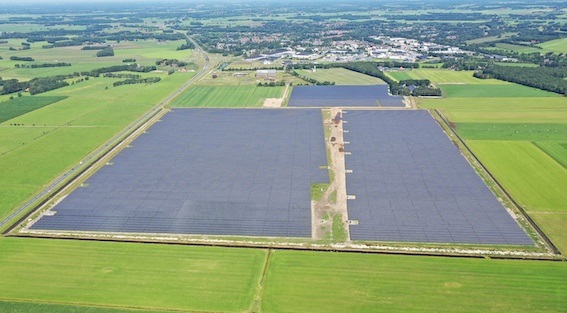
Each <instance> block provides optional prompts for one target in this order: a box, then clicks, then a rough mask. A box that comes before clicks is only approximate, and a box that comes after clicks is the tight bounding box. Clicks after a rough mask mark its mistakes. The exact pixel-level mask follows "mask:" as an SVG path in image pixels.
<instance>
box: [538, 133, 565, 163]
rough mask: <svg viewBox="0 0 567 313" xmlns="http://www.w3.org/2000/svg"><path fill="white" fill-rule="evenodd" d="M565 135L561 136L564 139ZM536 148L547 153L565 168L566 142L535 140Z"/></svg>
mask: <svg viewBox="0 0 567 313" xmlns="http://www.w3.org/2000/svg"><path fill="white" fill-rule="evenodd" d="M565 138H566V137H563V139H565ZM535 144H536V146H537V147H538V148H540V149H541V150H542V151H543V152H545V153H547V155H549V156H550V157H551V158H552V159H554V160H555V161H557V163H559V164H561V165H563V167H565V168H567V142H549V141H543V142H536V143H535Z"/></svg>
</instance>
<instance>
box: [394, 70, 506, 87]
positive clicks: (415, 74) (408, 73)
mask: <svg viewBox="0 0 567 313" xmlns="http://www.w3.org/2000/svg"><path fill="white" fill-rule="evenodd" d="M473 73H474V72H473V71H453V70H450V69H430V68H420V69H413V70H405V71H392V72H387V74H388V75H390V76H391V77H393V78H394V79H396V80H398V81H399V80H403V79H429V80H430V81H431V82H432V83H434V84H467V85H477V84H479V85H494V84H495V85H503V84H509V83H507V82H503V81H500V80H496V79H478V78H475V77H474V76H473Z"/></svg>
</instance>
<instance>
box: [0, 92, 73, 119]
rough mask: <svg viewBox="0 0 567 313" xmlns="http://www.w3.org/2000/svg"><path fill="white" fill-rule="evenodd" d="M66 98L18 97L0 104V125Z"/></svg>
mask: <svg viewBox="0 0 567 313" xmlns="http://www.w3.org/2000/svg"><path fill="white" fill-rule="evenodd" d="M65 98H67V97H65V96H51V97H45V96H43V97H42V96H31V97H19V98H15V99H12V100H8V101H4V102H0V123H2V122H5V121H7V120H9V119H12V118H14V117H16V116H20V115H23V114H26V113H28V112H31V111H33V110H37V109H39V108H42V107H44V106H46V105H50V104H52V103H55V102H58V101H61V100H63V99H65Z"/></svg>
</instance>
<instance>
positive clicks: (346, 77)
mask: <svg viewBox="0 0 567 313" xmlns="http://www.w3.org/2000/svg"><path fill="white" fill-rule="evenodd" d="M297 72H298V73H299V74H300V75H302V76H306V77H309V78H313V79H316V80H318V81H320V82H324V81H329V82H334V83H335V85H383V84H385V82H384V81H383V80H381V79H380V78H376V77H372V76H368V75H365V74H361V73H357V72H354V71H351V70H347V69H344V68H330V69H318V70H317V71H316V72H312V71H309V70H297Z"/></svg>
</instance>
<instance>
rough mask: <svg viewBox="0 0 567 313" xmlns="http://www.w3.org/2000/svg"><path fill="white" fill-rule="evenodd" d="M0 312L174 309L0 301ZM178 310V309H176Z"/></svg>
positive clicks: (96, 312)
mask: <svg viewBox="0 0 567 313" xmlns="http://www.w3.org/2000/svg"><path fill="white" fill-rule="evenodd" d="M0 312H10V313H53V312H56V313H173V312H176V311H163V310H156V311H153V310H152V311H149V310H138V309H117V308H109V307H96V306H78V305H65V304H53V303H36V302H15V301H0ZM177 312H179V311H177Z"/></svg>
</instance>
